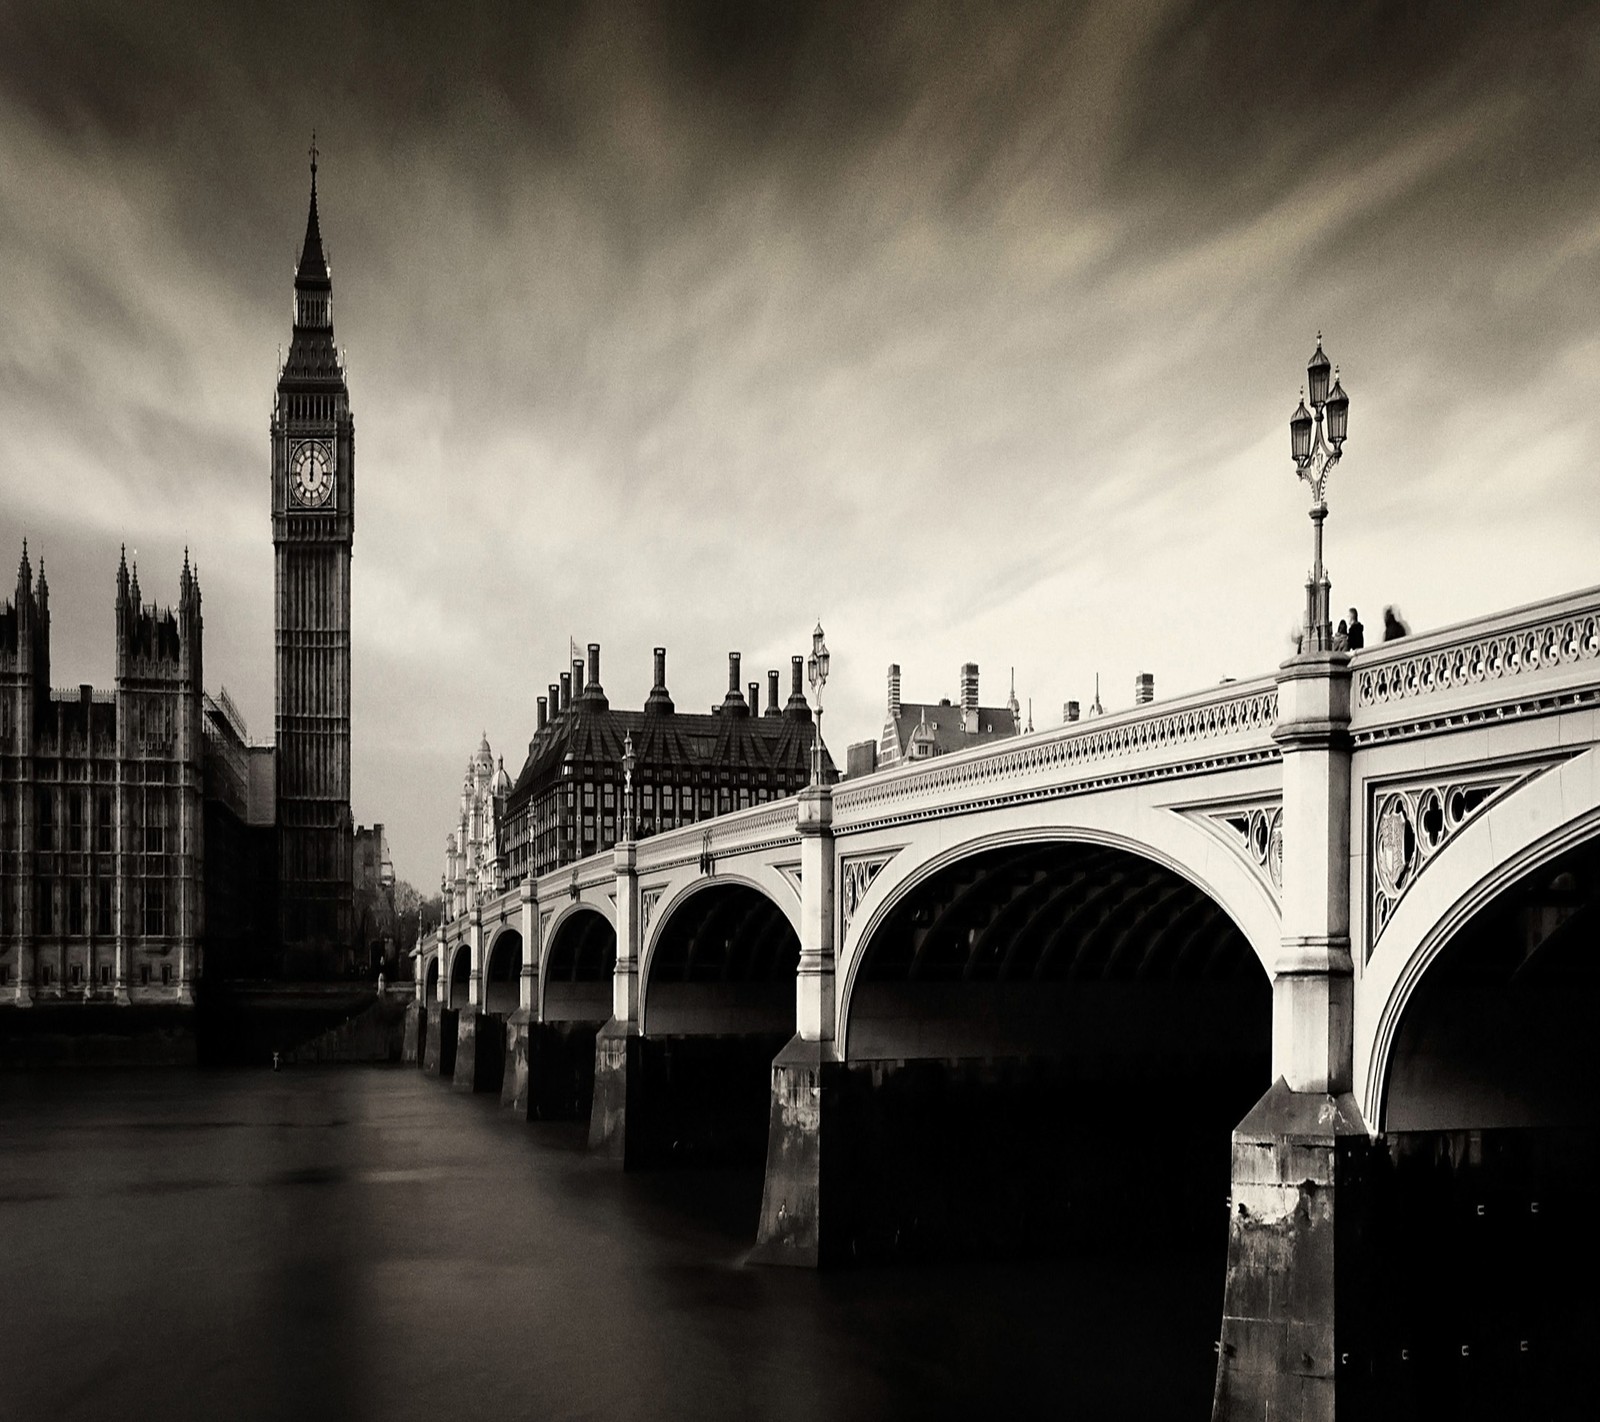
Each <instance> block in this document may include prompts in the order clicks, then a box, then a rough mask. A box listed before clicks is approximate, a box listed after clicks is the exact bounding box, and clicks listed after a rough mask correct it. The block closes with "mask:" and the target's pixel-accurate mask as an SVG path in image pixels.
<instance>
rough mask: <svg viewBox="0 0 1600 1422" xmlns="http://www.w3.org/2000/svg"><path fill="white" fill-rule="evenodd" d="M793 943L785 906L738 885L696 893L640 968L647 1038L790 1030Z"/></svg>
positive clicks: (676, 910) (667, 923) (796, 947)
mask: <svg viewBox="0 0 1600 1422" xmlns="http://www.w3.org/2000/svg"><path fill="white" fill-rule="evenodd" d="M799 962H800V940H799V938H798V937H797V936H796V935H795V931H794V928H793V927H792V925H791V924H790V922H789V918H788V915H787V914H786V913H785V911H784V909H783V908H782V907H780V906H779V905H778V904H776V903H774V902H773V900H772V899H770V898H769V897H767V895H766V894H765V893H763V892H762V891H761V890H759V889H757V888H755V887H754V886H752V885H749V884H745V883H736V882H735V883H720V884H714V885H711V886H708V887H704V888H701V889H698V890H697V891H695V892H694V893H692V894H690V895H689V896H688V897H686V898H683V899H681V900H679V901H678V903H677V904H676V905H674V907H673V909H672V910H671V912H670V913H669V914H668V916H667V917H666V918H665V919H664V920H663V922H662V924H661V928H660V931H659V933H658V934H657V937H656V940H655V942H654V944H653V945H652V948H651V951H650V954H649V957H648V959H647V961H646V963H645V976H644V982H643V984H642V991H641V999H642V1000H641V1006H640V1021H641V1025H642V1027H643V1030H644V1031H645V1032H646V1033H647V1034H649V1035H726V1034H731V1033H751V1032H758V1033H766V1032H784V1033H787V1032H792V1031H793V1030H794V1003H795V989H794V981H795V971H796V969H797V967H798V966H799Z"/></svg>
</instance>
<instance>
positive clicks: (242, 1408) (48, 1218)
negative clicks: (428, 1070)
mask: <svg viewBox="0 0 1600 1422" xmlns="http://www.w3.org/2000/svg"><path fill="white" fill-rule="evenodd" d="M760 1188H761V1181H760V1174H759V1172H749V1171H743V1172H726V1171H723V1172H711V1171H687V1170H670V1169H663V1170H658V1171H647V1172H640V1173H635V1174H626V1175H625V1174H623V1173H621V1172H620V1171H619V1170H617V1169H616V1168H615V1167H614V1166H612V1165H610V1164H609V1163H608V1162H606V1161H604V1160H602V1159H599V1158H596V1157H594V1156H591V1155H590V1154H589V1153H588V1152H587V1150H586V1149H585V1144H584V1131H583V1128H582V1127H581V1126H578V1125H566V1124H550V1123H546V1124H529V1123H527V1122H523V1121H518V1120H515V1119H513V1118H512V1116H511V1113H509V1112H505V1111H502V1110H501V1109H500V1108H499V1106H498V1105H497V1104H496V1103H495V1102H494V1101H493V1100H491V1099H489V1098H486V1097H481V1096H480V1097H463V1096H459V1095H456V1094H454V1093H452V1092H451V1091H449V1090H448V1089H447V1088H446V1087H445V1086H444V1085H442V1084H441V1083H440V1082H439V1081H437V1080H435V1079H432V1078H429V1077H426V1076H424V1075H422V1074H421V1073H419V1072H417V1071H415V1070H407V1069H404V1068H363V1067H330V1068H319V1069H296V1070H286V1071H283V1072H281V1073H272V1072H266V1071H255V1072H244V1071H239V1072H203V1071H178V1070H172V1071H166V1070H148V1071H123V1072H115V1073H113V1072H107V1073H95V1072H88V1071H83V1072H74V1073H63V1074H57V1075H51V1076H45V1075H13V1076H9V1077H0V1301H3V1309H4V1316H5V1319H6V1323H5V1327H4V1331H3V1334H0V1418H5V1419H7V1420H8V1422H9V1419H34V1418H41V1419H42V1418H67V1419H70V1418H95V1419H100V1418H125V1419H140V1418H152V1419H154V1418H161V1419H173V1418H188V1417H217V1418H228V1419H249V1418H263V1419H268V1418H270V1419H291V1418H313V1417H329V1418H352V1419H366V1418H372V1419H385V1422H393V1419H404V1418H427V1419H446V1418H452V1419H453V1418H460V1419H467V1418H476V1417H501V1418H517V1417H532V1418H596V1419H600V1418H604V1419H606V1422H619V1419H628V1418H679V1417H681V1418H695V1419H712V1418H724V1417H726V1418H747V1417H748V1418H776V1419H784V1418H796V1419H802V1418H803V1419H806V1422H816V1419H819V1418H827V1419H830V1422H831V1419H845V1418H899V1417H905V1418H929V1417H988V1416H991V1415H997V1414H1002V1413H1006V1412H1009V1413H1012V1414H1014V1415H1019V1416H1025V1417H1026V1416H1039V1415H1050V1416H1057V1417H1071V1418H1102V1417H1104V1418H1128V1419H1160V1418H1167V1417H1171V1418H1186V1419H1193V1418H1203V1417H1204V1416H1206V1414H1207V1410H1208V1406H1209V1400H1210V1386H1211V1376H1212V1368H1213V1365H1214V1358H1213V1351H1212V1340H1213V1339H1214V1338H1215V1336H1216V1331H1217V1327H1218V1315H1219V1312H1220V1304H1221V1294H1222V1277H1221V1272H1220V1267H1218V1266H1217V1265H1214V1264H1213V1263H1212V1262H1211V1261H1197V1260H1195V1259H1186V1260H1178V1261H1173V1260H1169V1259H1163V1258H1160V1257H1154V1258H1152V1257H1149V1253H1148V1252H1145V1253H1144V1254H1142V1255H1140V1254H1135V1256H1134V1257H1132V1258H1127V1257H1121V1256H1120V1255H1119V1254H1118V1253H1117V1251H1115V1250H1103V1251H1095V1253H1096V1257H1094V1258H1091V1259H1085V1258H1078V1259H1070V1260H1054V1261H1040V1262H1031V1263H1022V1264H1006V1265H1002V1264H970V1263H969V1264H961V1265H957V1264H950V1265H921V1266H915V1267H910V1266H897V1267H883V1268H860V1269H853V1270H842V1271H835V1272H828V1273H812V1272H807V1271H800V1270H788V1269H770V1268H761V1267H756V1266H749V1265H746V1264H745V1263H744V1255H745V1252H746V1251H747V1249H748V1248H749V1246H750V1243H751V1240H752V1238H753V1231H754V1226H755V1218H756V1213H757V1208H758V1206H759V1203H760ZM1220 1205H1221V1201H1220V1199H1219V1209H1218V1223H1219V1231H1220V1230H1221V1229H1222V1228H1223V1222H1222V1219H1221V1216H1222V1210H1221V1208H1220Z"/></svg>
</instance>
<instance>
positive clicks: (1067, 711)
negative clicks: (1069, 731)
mask: <svg viewBox="0 0 1600 1422" xmlns="http://www.w3.org/2000/svg"><path fill="white" fill-rule="evenodd" d="M1077 719H1078V703H1077V702H1076V701H1069V702H1067V704H1066V705H1065V706H1063V707H1062V708H1061V720H1062V723H1063V724H1065V725H1071V724H1072V722H1074V721H1076V720H1077Z"/></svg>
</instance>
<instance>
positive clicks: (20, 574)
mask: <svg viewBox="0 0 1600 1422" xmlns="http://www.w3.org/2000/svg"><path fill="white" fill-rule="evenodd" d="M32 591H33V564H32V563H30V562H29V561H28V540H27V539H26V538H24V539H23V540H22V561H21V562H20V563H18V564H17V602H18V603H19V604H20V603H21V602H22V598H23V594H25V593H30V592H32Z"/></svg>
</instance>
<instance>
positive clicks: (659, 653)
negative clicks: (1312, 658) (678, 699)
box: [644, 647, 673, 715]
mask: <svg viewBox="0 0 1600 1422" xmlns="http://www.w3.org/2000/svg"><path fill="white" fill-rule="evenodd" d="M655 663H656V668H655V685H654V686H652V687H651V688H650V695H649V696H647V697H646V698H645V703H644V709H645V710H646V711H659V712H661V713H662V714H663V715H665V714H666V713H667V712H670V711H671V710H672V709H673V707H672V696H671V694H670V693H669V692H668V691H667V649H666V648H665V647H657V648H656V649H655Z"/></svg>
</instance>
